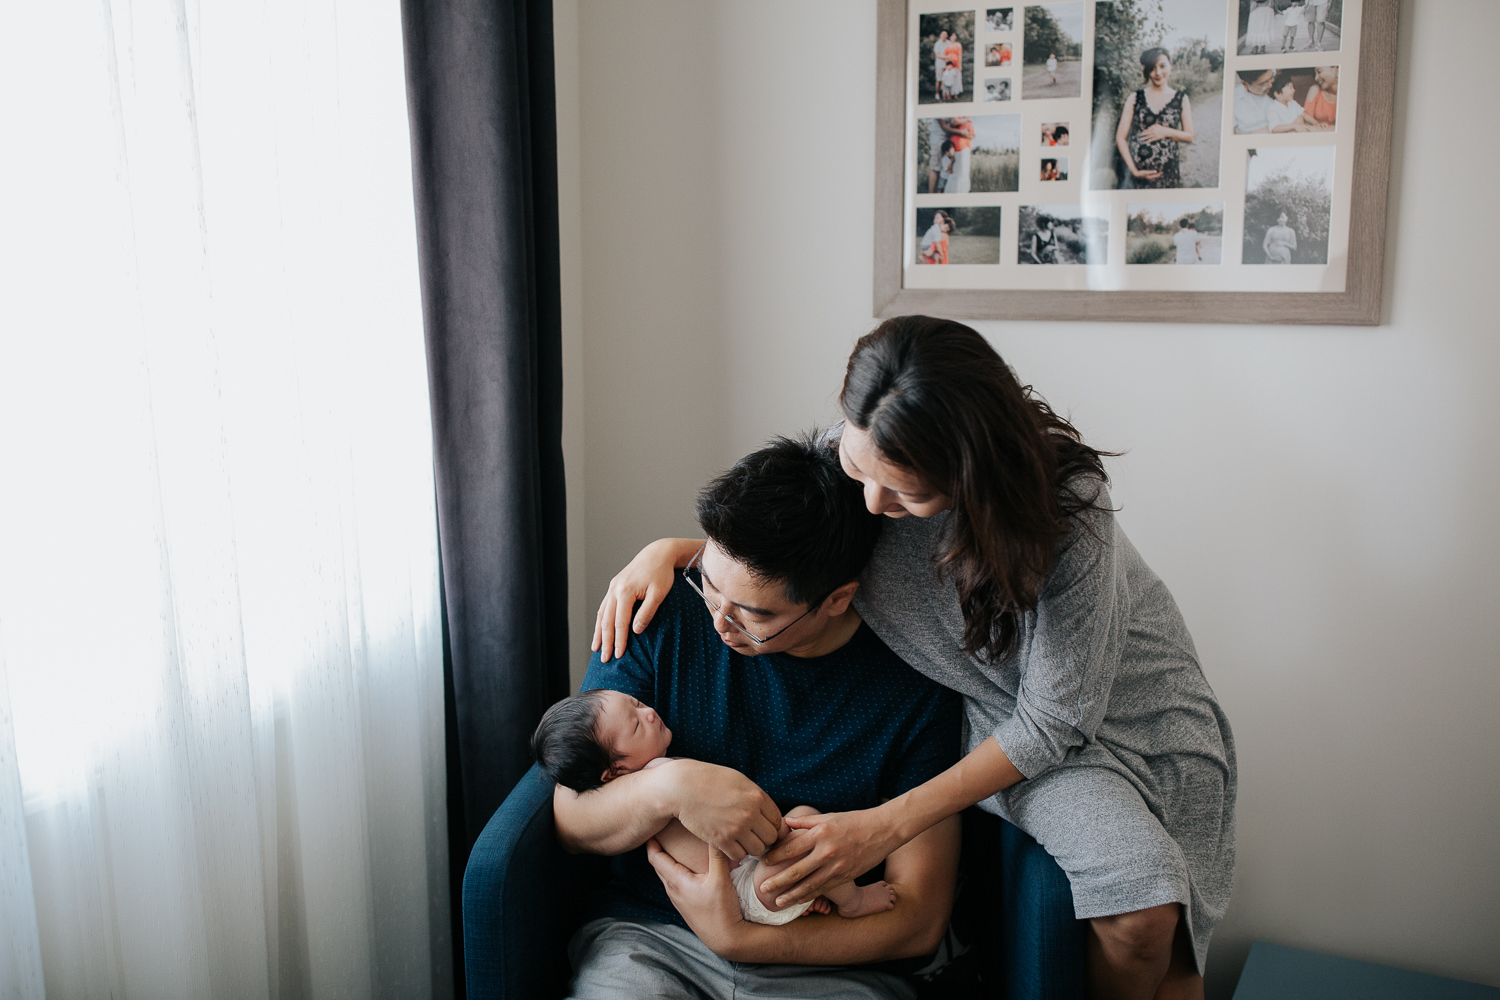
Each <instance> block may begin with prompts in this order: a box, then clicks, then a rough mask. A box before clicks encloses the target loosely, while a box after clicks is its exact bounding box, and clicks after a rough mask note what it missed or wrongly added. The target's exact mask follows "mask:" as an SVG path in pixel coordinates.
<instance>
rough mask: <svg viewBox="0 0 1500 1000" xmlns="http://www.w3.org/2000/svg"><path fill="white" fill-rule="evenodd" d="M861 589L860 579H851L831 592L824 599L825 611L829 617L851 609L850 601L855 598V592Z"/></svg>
mask: <svg viewBox="0 0 1500 1000" xmlns="http://www.w3.org/2000/svg"><path fill="white" fill-rule="evenodd" d="M858 589H859V581H858V580H850V581H849V582H848V583H846V584H844V585H843V586H842V587H839V588H838V589H837V590H835V591H834V592H833V593H831V594H829V595H828V596H827V597H826V598H825V599H824V601H823V608H822V610H823V613H824V614H826V615H828V616H829V617H833V616H836V615H841V614H843V613H844V612H845V611H848V610H849V602H850V601H852V600H854V592H855V591H856V590H858Z"/></svg>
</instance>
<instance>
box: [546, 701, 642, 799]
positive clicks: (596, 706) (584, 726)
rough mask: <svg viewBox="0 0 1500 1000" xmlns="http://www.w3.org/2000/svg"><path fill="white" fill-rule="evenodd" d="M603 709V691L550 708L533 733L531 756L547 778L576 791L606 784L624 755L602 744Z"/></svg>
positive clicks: (584, 790) (561, 702)
mask: <svg viewBox="0 0 1500 1000" xmlns="http://www.w3.org/2000/svg"><path fill="white" fill-rule="evenodd" d="M603 708H604V692H603V691H602V690H596V691H583V692H581V693H579V694H575V695H573V696H572V697H570V698H564V699H563V700H562V701H560V702H558V703H557V704H555V705H553V706H552V707H551V708H549V709H547V711H546V712H545V713H543V715H542V721H541V722H538V723H537V725H536V732H534V733H532V734H531V755H532V756H533V757H535V758H536V762H537V763H538V764H540V765H542V770H543V771H546V772H547V777H549V778H551V779H552V780H553V781H555V782H557V783H558V784H559V785H562V786H563V787H565V788H571V789H573V791H575V792H587V791H592V790H593V789H595V788H598V787H599V786H601V785H603V784H604V775H605V773H606V772H608V771H613V770H614V769H615V765H616V764H618V763H619V762H620V757H621V756H622V755H621V754H619V753H617V752H616V751H615V749H614V748H613V747H607V746H605V745H604V744H603V743H601V742H600V741H599V734H598V728H599V712H600V711H601V710H602V709H603Z"/></svg>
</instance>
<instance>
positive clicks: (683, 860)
mask: <svg viewBox="0 0 1500 1000" xmlns="http://www.w3.org/2000/svg"><path fill="white" fill-rule="evenodd" d="M656 841H657V843H659V844H661V849H662V850H664V851H666V852H667V854H669V855H671V857H672V860H674V861H676V862H677V863H678V864H679V865H682V866H683V867H684V868H687V869H689V870H691V871H692V872H693V874H695V875H702V874H704V873H706V872H707V871H708V844H706V843H705V842H703V841H701V840H699V839H698V838H697V837H695V836H693V835H692V834H691V833H689V832H688V828H687V827H685V826H683V825H682V824H681V823H679V822H677V820H675V819H674V820H673V821H672V822H670V823H668V824H667V825H666V826H664V827H662V828H661V832H660V833H658V834H657V835H656Z"/></svg>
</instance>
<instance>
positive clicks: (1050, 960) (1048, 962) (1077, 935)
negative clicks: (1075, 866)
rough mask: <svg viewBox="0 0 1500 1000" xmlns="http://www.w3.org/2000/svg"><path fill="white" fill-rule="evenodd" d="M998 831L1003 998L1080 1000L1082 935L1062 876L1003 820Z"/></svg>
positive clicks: (1038, 847) (1043, 852) (1052, 861)
mask: <svg viewBox="0 0 1500 1000" xmlns="http://www.w3.org/2000/svg"><path fill="white" fill-rule="evenodd" d="M1000 827H1001V830H1000V864H1001V880H1002V884H1003V885H1004V887H1005V889H1004V892H1003V893H1001V896H1000V899H1001V905H1000V939H1001V941H1003V942H1004V943H1005V955H1004V958H1003V959H1002V961H1001V970H1002V973H1001V974H1002V976H1003V978H1004V981H1005V991H1004V996H1006V997H1009V998H1010V1000H1023V998H1024V1000H1081V998H1082V997H1083V988H1084V975H1083V963H1084V957H1085V950H1086V941H1085V935H1086V933H1087V931H1086V928H1085V927H1084V924H1083V921H1081V920H1078V919H1077V918H1075V917H1074V916H1073V889H1072V887H1071V886H1070V885H1069V884H1068V876H1067V873H1065V872H1064V871H1063V870H1062V868H1061V867H1060V866H1059V865H1058V863H1057V861H1056V860H1055V859H1054V858H1053V857H1052V855H1050V854H1048V853H1047V851H1046V848H1044V847H1042V845H1041V844H1038V843H1037V842H1036V841H1035V840H1033V839H1032V838H1031V837H1029V836H1028V835H1026V834H1025V833H1023V832H1021V831H1020V830H1019V829H1017V828H1016V827H1014V826H1012V825H1011V824H1010V823H1006V822H1004V821H1003V820H1002V821H1001V823H1000Z"/></svg>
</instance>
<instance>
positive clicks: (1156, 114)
mask: <svg viewBox="0 0 1500 1000" xmlns="http://www.w3.org/2000/svg"><path fill="white" fill-rule="evenodd" d="M1141 75H1142V76H1143V77H1144V78H1145V81H1146V86H1145V87H1142V88H1141V89H1140V90H1137V91H1136V92H1135V93H1133V94H1131V95H1130V96H1129V97H1127V98H1125V107H1124V108H1123V109H1122V110H1121V112H1120V125H1119V127H1118V128H1116V129H1115V147H1116V148H1117V149H1118V150H1119V151H1120V157H1121V158H1122V159H1123V160H1124V161H1125V170H1126V173H1127V176H1126V177H1125V183H1123V184H1121V185H1120V186H1121V187H1142V188H1175V187H1182V176H1181V172H1180V170H1179V168H1178V163H1177V146H1178V144H1179V143H1184V142H1192V141H1193V106H1192V102H1190V101H1189V100H1188V96H1187V95H1186V94H1184V93H1183V92H1182V91H1180V90H1174V89H1173V88H1171V87H1169V86H1167V80H1168V79H1169V78H1170V77H1171V75H1172V57H1171V56H1169V55H1168V54H1167V50H1166V49H1162V48H1154V49H1147V50H1146V51H1145V52H1142V53H1141Z"/></svg>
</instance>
